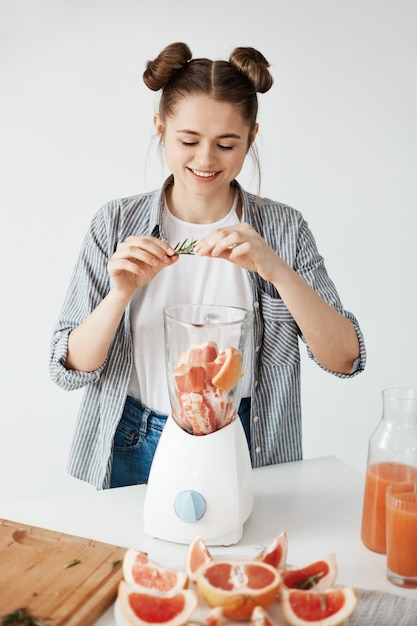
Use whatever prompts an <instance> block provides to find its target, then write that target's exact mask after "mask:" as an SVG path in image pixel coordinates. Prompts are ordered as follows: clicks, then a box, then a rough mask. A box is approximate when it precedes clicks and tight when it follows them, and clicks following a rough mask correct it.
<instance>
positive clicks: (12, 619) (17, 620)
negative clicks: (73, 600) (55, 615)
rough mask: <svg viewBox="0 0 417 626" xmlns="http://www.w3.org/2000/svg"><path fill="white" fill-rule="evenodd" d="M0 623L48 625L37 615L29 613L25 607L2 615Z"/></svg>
mask: <svg viewBox="0 0 417 626" xmlns="http://www.w3.org/2000/svg"><path fill="white" fill-rule="evenodd" d="M48 621H49V620H48ZM1 624H2V626H50V624H47V623H46V622H44V621H43V620H41V619H39V618H38V617H34V616H33V615H29V614H28V612H27V610H26V609H17V610H16V611H13V612H12V613H8V614H7V615H3V618H2V621H1Z"/></svg>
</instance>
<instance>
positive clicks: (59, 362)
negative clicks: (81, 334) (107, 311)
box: [49, 210, 111, 390]
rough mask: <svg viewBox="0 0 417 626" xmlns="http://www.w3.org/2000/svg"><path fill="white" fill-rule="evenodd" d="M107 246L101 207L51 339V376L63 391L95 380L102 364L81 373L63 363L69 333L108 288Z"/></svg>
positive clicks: (101, 368)
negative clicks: (90, 370)
mask: <svg viewBox="0 0 417 626" xmlns="http://www.w3.org/2000/svg"><path fill="white" fill-rule="evenodd" d="M110 247H111V246H110V245H109V236H108V232H107V227H106V219H105V216H104V211H103V210H100V211H99V212H98V213H97V214H96V215H95V216H94V218H93V220H92V222H91V224H90V227H89V229H88V231H87V233H86V235H85V237H84V241H83V244H82V248H81V252H80V254H79V257H78V259H77V262H76V264H75V268H74V271H73V274H72V277H71V279H70V283H69V286H68V290H67V293H66V296H65V299H64V303H63V306H62V309H61V312H60V315H59V318H58V321H57V323H56V325H55V329H54V332H53V336H52V341H51V347H50V361H49V371H50V376H51V378H52V380H53V381H54V382H56V383H57V385H59V386H60V387H62V388H64V389H66V390H73V389H79V388H81V387H84V386H85V385H87V384H90V383H94V382H97V380H98V379H99V378H100V374H101V372H102V371H103V369H104V367H105V363H104V364H103V365H102V366H101V367H100V368H99V369H97V370H95V371H93V372H82V371H77V370H70V369H68V368H67V367H66V366H65V362H66V358H67V353H68V337H69V334H70V332H71V331H72V330H73V329H74V328H76V327H77V326H79V324H81V322H83V321H84V320H85V319H86V317H88V315H89V314H90V313H91V312H92V311H93V310H94V309H95V308H96V306H97V305H98V304H99V303H100V302H101V300H102V299H103V298H104V297H105V296H106V294H107V293H108V291H109V288H110V284H109V277H108V273H107V263H108V259H109V249H110Z"/></svg>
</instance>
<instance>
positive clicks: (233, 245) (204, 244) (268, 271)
mask: <svg viewBox="0 0 417 626" xmlns="http://www.w3.org/2000/svg"><path fill="white" fill-rule="evenodd" d="M194 252H195V254H199V255H200V256H212V257H215V258H219V259H226V260H227V261H231V262H232V263H236V265H239V266H240V267H243V269H246V270H250V271H252V272H257V273H258V274H259V275H260V276H261V277H262V278H264V279H265V280H268V281H273V278H274V276H275V275H276V272H277V269H278V267H279V264H280V261H282V259H280V257H279V256H278V255H277V254H276V252H275V251H274V250H273V249H272V248H271V247H270V246H269V245H268V244H267V243H266V241H265V240H264V239H262V237H261V236H260V234H259V233H258V232H257V231H256V230H255V229H254V228H252V226H250V225H249V224H246V223H243V224H236V225H235V226H227V227H225V228H217V229H216V230H214V231H213V232H211V233H210V234H209V235H207V237H204V239H201V241H199V242H198V243H197V244H196V246H195V248H194Z"/></svg>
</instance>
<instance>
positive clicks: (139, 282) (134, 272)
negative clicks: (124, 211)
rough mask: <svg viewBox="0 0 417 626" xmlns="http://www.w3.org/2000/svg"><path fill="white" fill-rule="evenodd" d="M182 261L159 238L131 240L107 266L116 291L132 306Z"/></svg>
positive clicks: (132, 237)
mask: <svg viewBox="0 0 417 626" xmlns="http://www.w3.org/2000/svg"><path fill="white" fill-rule="evenodd" d="M177 260H178V255H177V254H176V252H175V250H174V249H173V248H172V247H171V246H170V245H169V243H167V242H165V241H161V240H160V239H157V238H156V237H151V236H149V237H135V236H131V237H128V238H127V239H126V240H125V241H122V242H121V243H119V245H118V246H117V249H116V252H115V253H114V254H113V256H112V258H111V259H110V261H109V262H108V264H107V271H108V272H109V276H110V280H111V284H112V291H113V292H115V293H117V295H118V296H119V297H120V298H122V299H124V300H126V302H129V301H130V300H131V298H133V296H134V295H135V293H136V291H137V290H138V289H139V288H140V287H143V286H144V285H146V284H147V283H149V282H150V281H151V280H152V279H153V278H154V276H156V274H158V272H160V271H161V270H162V269H163V268H164V267H167V266H169V265H172V264H173V263H175V262H176V261H177Z"/></svg>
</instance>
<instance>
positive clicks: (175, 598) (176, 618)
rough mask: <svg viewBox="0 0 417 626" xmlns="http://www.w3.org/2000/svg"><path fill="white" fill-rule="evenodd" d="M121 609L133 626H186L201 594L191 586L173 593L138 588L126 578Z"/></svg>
mask: <svg viewBox="0 0 417 626" xmlns="http://www.w3.org/2000/svg"><path fill="white" fill-rule="evenodd" d="M117 599H118V602H119V609H120V613H121V614H122V617H123V618H124V620H125V622H126V623H127V624H129V625H131V626H151V625H152V626H182V625H183V624H185V623H186V622H188V620H189V619H190V617H191V615H192V614H193V613H194V611H195V609H196V608H197V603H198V601H197V595H196V593H195V591H193V590H191V589H181V590H179V591H174V592H171V593H165V594H161V593H157V592H151V591H138V588H137V587H132V586H131V585H128V584H127V583H126V582H125V581H124V580H122V581H121V582H120V584H119V587H118V592H117Z"/></svg>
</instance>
